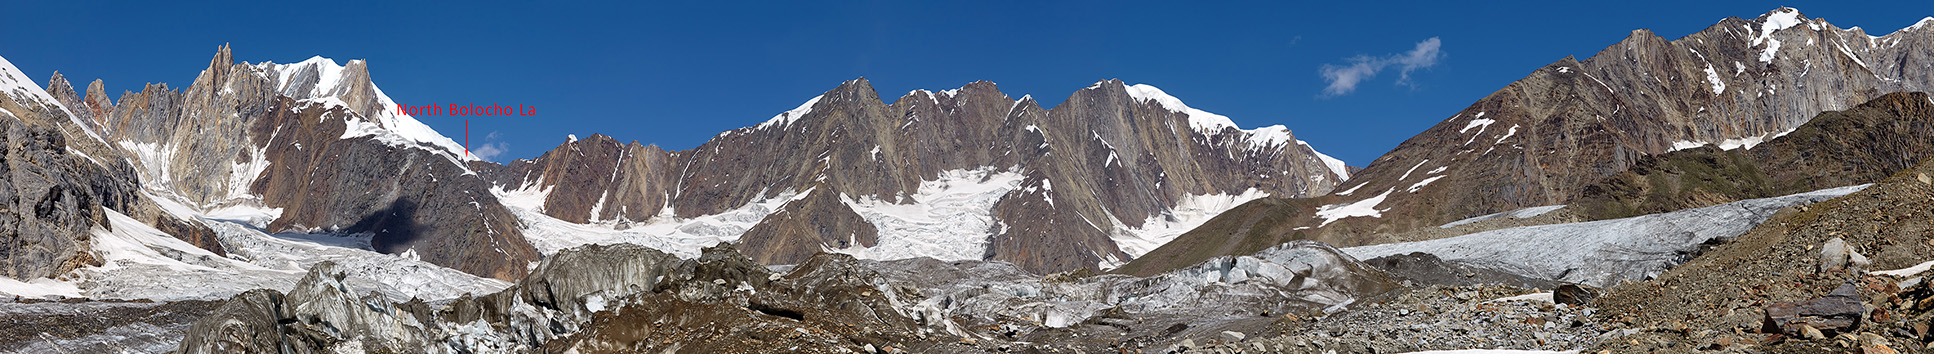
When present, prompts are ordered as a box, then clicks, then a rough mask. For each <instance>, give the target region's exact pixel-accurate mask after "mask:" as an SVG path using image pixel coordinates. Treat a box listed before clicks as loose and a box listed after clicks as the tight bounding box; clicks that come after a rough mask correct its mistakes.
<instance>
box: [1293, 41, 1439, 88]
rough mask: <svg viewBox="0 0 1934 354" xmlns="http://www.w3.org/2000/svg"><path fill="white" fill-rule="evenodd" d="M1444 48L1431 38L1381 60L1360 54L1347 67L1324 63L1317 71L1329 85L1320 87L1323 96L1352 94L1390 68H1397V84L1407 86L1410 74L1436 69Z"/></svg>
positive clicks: (1351, 59) (1352, 58)
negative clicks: (1419, 70) (1424, 69)
mask: <svg viewBox="0 0 1934 354" xmlns="http://www.w3.org/2000/svg"><path fill="white" fill-rule="evenodd" d="M1443 45H1444V43H1443V41H1441V40H1438V39H1437V37H1430V39H1425V40H1424V41H1422V42H1417V47H1416V48H1412V49H1410V51H1407V52H1403V53H1398V54H1391V55H1388V56H1384V57H1371V56H1367V55H1359V56H1356V57H1351V58H1350V59H1349V60H1348V61H1349V62H1350V64H1348V65H1335V64H1323V67H1322V69H1320V70H1319V72H1320V73H1321V74H1322V75H1323V80H1324V81H1329V83H1330V86H1329V87H1326V88H1323V95H1324V96H1339V95H1347V94H1349V93H1350V92H1354V91H1356V85H1357V84H1358V83H1362V82H1363V81H1364V80H1369V79H1371V78H1375V77H1376V76H1377V72H1379V71H1383V69H1384V68H1385V67H1389V66H1392V65H1396V66H1397V67H1398V77H1397V84H1398V85H1409V84H1410V72H1411V71H1415V70H1417V69H1423V68H1429V67H1431V66H1436V65H1437V60H1438V59H1440V58H1443V57H1444V52H1443V50H1442V48H1443Z"/></svg>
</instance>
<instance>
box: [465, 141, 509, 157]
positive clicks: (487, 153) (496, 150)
mask: <svg viewBox="0 0 1934 354" xmlns="http://www.w3.org/2000/svg"><path fill="white" fill-rule="evenodd" d="M508 152H510V144H507V143H504V142H501V141H500V142H494V143H484V144H483V145H482V146H478V147H477V148H476V149H470V154H471V155H477V158H479V159H483V160H484V161H493V160H496V159H497V157H498V156H503V155H504V153H508Z"/></svg>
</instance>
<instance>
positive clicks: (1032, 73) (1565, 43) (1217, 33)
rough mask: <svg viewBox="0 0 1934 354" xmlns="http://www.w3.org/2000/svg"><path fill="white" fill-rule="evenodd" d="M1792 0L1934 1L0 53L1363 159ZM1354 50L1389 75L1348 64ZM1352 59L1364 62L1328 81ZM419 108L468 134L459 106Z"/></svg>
mask: <svg viewBox="0 0 1934 354" xmlns="http://www.w3.org/2000/svg"><path fill="white" fill-rule="evenodd" d="M1782 5H1784V6H1792V7H1795V8H1798V9H1800V10H1801V11H1802V12H1804V13H1805V15H1806V16H1807V17H1810V18H1826V19H1827V20H1828V21H1829V22H1832V23H1834V24H1835V25H1838V26H1841V27H1852V26H1860V27H1863V28H1866V29H1867V30H1868V32H1869V33H1871V34H1876V35H1878V34H1885V33H1891V32H1893V31H1894V30H1897V29H1900V28H1902V27H1906V26H1908V25H1911V24H1913V23H1914V22H1916V21H1918V20H1920V19H1921V18H1923V17H1927V16H1934V2H1929V1H1902V2H1892V3H1889V2H1846V1H1786V2H1766V1H1672V2H1627V1H1603V2H1583V1H1565V2H1549V1H1538V2H1510V1H1496V2H1482V3H1481V4H1477V5H1461V4H1452V3H1451V2H1440V1H1432V2H1370V1H1342V2H1324V3H1321V4H1303V3H1294V2H1268V3H1223V2H1216V3H1210V4H1193V3H1192V2H1176V1H1166V2H1139V1H1094V2H1049V3H1035V2H1009V1H973V2H961V1H946V2H919V1H914V2H908V1H877V2H832V3H816V2H815V3H759V2H697V3H638V4H634V3H629V2H625V3H608V4H571V5H553V4H542V5H538V4H536V3H534V2H481V3H428V2H383V3H354V2H341V3H317V2H306V3H287V4H270V3H261V2H237V3H206V4H195V5H178V4H160V3H130V4H122V3H106V2H96V1H34V2H17V1H8V4H6V5H5V6H0V7H4V8H6V9H7V10H6V11H5V12H6V13H5V14H4V15H0V16H4V17H5V18H6V21H5V22H6V25H5V26H6V27H8V28H9V30H8V34H6V35H0V56H4V57H6V58H7V59H8V60H10V61H12V62H13V63H14V64H15V65H16V66H18V67H20V69H21V70H23V71H25V72H26V73H27V74H29V75H32V76H35V81H37V82H41V83H42V84H44V83H45V82H46V78H47V77H48V76H49V75H50V74H51V73H52V72H53V71H55V70H59V71H61V72H62V73H63V74H64V75H66V76H67V77H68V79H69V80H71V81H77V82H81V83H83V84H84V83H85V82H87V81H91V80H93V79H96V78H99V79H104V80H106V84H107V88H108V91H109V92H110V93H111V94H112V95H113V96H115V97H119V95H120V93H121V92H122V91H124V90H136V89H139V88H140V87H141V85H142V84H143V83H148V82H165V83H168V84H169V85H171V86H173V87H186V86H188V84H190V83H191V81H192V80H193V79H194V77H195V74H196V73H197V72H198V71H199V70H200V69H201V68H203V67H205V66H206V65H207V63H208V59H209V58H210V57H211V56H212V55H213V54H214V53H215V49H216V47H218V46H220V45H222V44H224V43H229V44H232V45H233V48H234V54H235V59H236V60H238V61H247V62H251V63H253V62H261V61H274V62H294V61H300V60H303V59H307V58H309V57H311V56H316V55H321V56H325V57H330V58H334V59H336V60H337V61H338V62H346V61H347V60H349V59H366V60H369V62H370V66H371V72H372V76H373V77H374V79H375V80H376V83H377V85H379V86H381V87H382V88H383V90H384V91H385V93H387V94H389V95H390V97H392V98H394V99H396V100H397V101H399V102H402V103H405V104H415V105H421V104H429V103H479V104H489V103H497V104H507V105H509V104H521V105H526V106H536V107H537V108H538V115H537V116H535V117H488V118H474V119H472V120H471V122H470V125H471V126H470V127H471V137H470V139H471V142H472V148H473V150H480V151H481V150H482V149H480V146H482V145H485V144H492V146H493V147H498V148H501V149H502V150H504V152H503V153H501V154H500V155H497V156H494V157H493V158H492V159H493V160H495V161H500V162H502V161H509V160H511V159H516V158H531V157H536V156H537V155H539V154H542V153H543V152H544V151H547V150H550V149H551V148H553V147H556V146H557V145H558V144H560V143H562V142H563V141H564V136H565V135H566V134H577V135H589V134H591V133H603V134H606V135H611V136H614V137H617V138H618V139H620V140H625V141H629V140H637V141H639V142H641V143H645V144H657V145H659V146H663V147H666V148H668V149H675V150H676V149H688V148H691V147H694V146H697V145H698V144H700V143H702V142H704V141H705V140H706V139H709V138H710V137H712V136H713V135H715V134H717V133H718V132H720V131H724V130H729V129H734V128H739V127H744V126H750V125H753V124H757V123H759V122H762V121H764V120H766V119H768V118H770V117H772V116H773V115H774V114H777V113H779V112H782V111H785V110H788V109H792V108H793V107H796V106H798V105H799V104H800V103H801V102H804V101H805V100H807V99H809V98H811V97H813V96H815V95H818V94H819V93H821V92H823V91H825V90H828V89H831V88H833V87H834V86H837V85H838V84H839V83H840V82H842V81H846V80H850V79H853V78H855V77H862V76H863V77H866V78H867V79H869V80H871V81H872V82H873V84H874V87H875V88H876V89H878V90H879V91H880V92H881V96H883V97H884V98H885V99H888V100H891V99H894V98H898V97H899V96H900V95H901V94H903V93H905V92H906V91H908V90H912V89H949V88H956V87H959V86H961V85H963V84H965V83H968V82H971V81H976V80H987V81H992V82H995V83H997V84H999V85H1000V87H1001V90H1002V91H1003V92H1006V93H1007V94H1008V95H1010V96H1013V97H1020V96H1021V95H1023V94H1032V95H1034V96H1035V97H1036V98H1039V99H1041V100H1042V101H1043V103H1044V104H1047V105H1053V104H1057V103H1059V102H1060V101H1061V100H1062V99H1063V98H1066V97H1067V95H1068V94H1070V93H1072V92H1074V91H1075V90H1077V89H1080V88H1083V87H1086V86H1088V85H1089V84H1091V83H1093V82H1095V81H1097V80H1103V79H1110V78H1119V79H1122V80H1125V81H1127V82H1129V83H1146V84H1151V85H1155V86H1157V87H1161V88H1162V89H1163V90H1165V91H1167V92H1168V93H1169V94H1171V95H1174V96H1177V97H1179V98H1181V99H1182V100H1183V101H1185V102H1187V103H1188V104H1189V105H1190V106H1192V107H1195V108H1198V109H1203V110H1207V111H1210V112H1215V113H1219V114H1222V115H1226V116H1229V117H1230V118H1231V119H1233V120H1235V122H1236V123H1237V124H1239V125H1241V126H1243V127H1244V128H1251V127H1256V126H1265V125H1274V124H1281V125H1284V126H1287V127H1289V128H1290V129H1291V130H1293V131H1294V132H1295V134H1296V135H1297V137H1298V138H1300V139H1303V140H1305V141H1309V142H1310V143H1311V144H1313V145H1314V146H1315V147H1316V148H1317V149H1318V150H1321V151H1323V152H1325V153H1328V154H1330V155H1333V156H1336V157H1338V158H1341V159H1343V160H1345V161H1347V162H1349V163H1350V164H1351V165H1357V166H1362V165H1365V164H1368V163H1369V162H1370V161H1371V160H1373V159H1375V158H1376V157H1377V156H1379V155H1382V154H1383V153H1384V152H1386V151H1389V150H1390V149H1391V148H1392V147H1395V146H1396V144H1397V143H1399V142H1401V141H1403V140H1404V139H1406V138H1409V137H1410V136H1411V135H1414V134H1416V133H1417V132H1420V131H1423V130H1424V129H1425V128H1428V127H1429V126H1431V125H1432V124H1435V123H1436V122H1437V121H1439V120H1442V119H1443V118H1445V117H1447V116H1449V115H1451V114H1454V113H1455V112H1456V111H1458V110H1460V109H1462V108H1463V107H1465V106H1467V105H1469V104H1470V103H1471V102H1474V101H1476V100H1477V99H1479V98H1482V97H1483V96H1485V95H1488V94H1490V93H1491V92H1493V91H1495V90H1497V89H1498V88H1501V87H1503V86H1504V85H1505V84H1508V83H1510V82H1511V81H1515V80H1517V79H1519V78H1522V77H1524V76H1525V75H1526V74H1529V73H1530V72H1531V71H1532V70H1534V69H1536V68H1539V67H1542V66H1544V65H1545V64H1549V63H1551V62H1553V61H1556V60H1558V59H1560V58H1563V57H1565V56H1567V55H1572V56H1578V57H1579V58H1580V59H1582V58H1585V57H1588V56H1590V55H1591V54H1592V53H1595V52H1597V51H1598V50H1600V49H1603V48H1604V47H1606V46H1609V45H1611V44H1613V43H1616V42H1617V41H1619V40H1620V39H1622V38H1624V37H1625V36H1626V35H1627V34H1628V33H1630V31H1632V30H1634V29H1640V28H1646V29H1651V30H1652V31H1654V32H1656V33H1658V34H1659V35H1661V36H1664V37H1666V38H1668V39H1676V38H1678V37H1680V36H1684V35H1686V34H1690V33H1692V32H1696V31H1699V30H1701V29H1704V28H1705V27H1708V26H1710V25H1712V24H1714V23H1716V22H1717V21H1719V20H1720V19H1722V18H1725V17H1743V18H1753V17H1757V16H1759V15H1760V14H1762V13H1765V12H1767V11H1769V10H1772V9H1775V8H1777V7H1779V6H1782ZM1433 46H1434V48H1435V50H1434V51H1432V50H1430V49H1431V47H1433ZM1353 58H1362V59H1353ZM1358 63H1363V64H1365V65H1363V66H1355V67H1354V68H1355V69H1357V70H1348V69H1350V68H1352V67H1353V65H1355V64H1358ZM1326 67H1328V68H1332V69H1331V70H1326V69H1325V68H1326ZM1368 69H1379V70H1375V71H1374V72H1375V75H1374V76H1367V77H1366V76H1363V75H1350V73H1352V72H1354V73H1358V74H1361V73H1364V72H1371V70H1368ZM1326 73H1329V75H1326ZM1350 77H1357V78H1360V81H1357V82H1356V84H1355V85H1354V86H1351V87H1343V86H1344V85H1335V84H1334V83H1335V82H1336V80H1345V81H1347V78H1350ZM1343 88H1350V90H1343ZM83 89H84V88H83ZM422 120H424V121H425V123H428V124H430V125H431V126H433V127H435V128H437V129H438V130H440V131H442V132H443V133H444V134H445V135H448V136H451V137H452V138H455V139H458V140H462V139H463V137H462V134H463V122H462V121H461V120H457V119H453V118H451V117H423V118H422Z"/></svg>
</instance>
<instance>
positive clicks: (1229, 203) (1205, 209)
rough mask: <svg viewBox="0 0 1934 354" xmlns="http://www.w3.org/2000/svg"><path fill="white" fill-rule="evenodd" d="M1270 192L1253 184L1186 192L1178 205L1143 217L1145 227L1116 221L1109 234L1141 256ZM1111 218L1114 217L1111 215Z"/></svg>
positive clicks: (1134, 253) (1118, 243)
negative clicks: (1232, 191)
mask: <svg viewBox="0 0 1934 354" xmlns="http://www.w3.org/2000/svg"><path fill="white" fill-rule="evenodd" d="M1268 196H1269V193H1266V192H1263V191H1260V190H1257V189H1255V188H1250V189H1249V190H1245V191H1243V192H1242V194H1225V193H1216V194H1206V195H1194V194H1190V195H1184V196H1182V199H1181V200H1178V201H1176V203H1175V206H1174V207H1171V208H1169V209H1168V210H1165V211H1163V212H1162V213H1161V214H1158V215H1151V216H1149V217H1148V219H1146V220H1142V227H1140V228H1130V227H1127V226H1126V225H1124V224H1121V222H1120V221H1115V224H1116V225H1115V230H1116V232H1115V233H1114V235H1110V238H1113V239H1114V240H1115V244H1116V245H1118V246H1120V247H1121V251H1122V252H1123V253H1127V254H1128V255H1129V256H1130V257H1135V258H1141V256H1142V255H1144V254H1148V252H1149V251H1153V250H1155V248H1157V247H1162V245H1166V244H1168V243H1169V241H1174V240H1175V238H1176V237H1177V236H1182V234H1183V233H1185V232H1188V231H1189V230H1194V229H1195V228H1196V227H1199V226H1202V224H1203V223H1207V222H1208V221H1209V219H1211V218H1214V217H1215V216H1216V215H1221V214H1222V213H1223V212H1226V211H1229V209H1234V208H1235V207H1236V206H1239V205H1242V203H1247V202H1249V201H1251V200H1256V199H1262V198H1263V197H1268ZM1109 219H1110V220H1113V216H1112V215H1111V216H1110V218H1109Z"/></svg>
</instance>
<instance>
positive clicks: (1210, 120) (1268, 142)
mask: <svg viewBox="0 0 1934 354" xmlns="http://www.w3.org/2000/svg"><path fill="white" fill-rule="evenodd" d="M1096 85H1099V84H1096ZM1089 87H1090V88H1095V87H1099V86H1089ZM1122 88H1123V89H1124V90H1126V91H1128V96H1129V97H1133V98H1134V99H1135V100H1137V101H1155V102H1156V103H1159V104H1161V105H1162V108H1167V109H1168V110H1169V111H1171V112H1177V113H1182V114H1185V115H1188V116H1189V128H1190V129H1194V130H1195V131H1197V132H1201V133H1202V134H1203V135H1216V134H1221V133H1222V132H1223V130H1224V129H1225V128H1227V129H1234V130H1236V131H1239V132H1242V133H1244V134H1247V135H1248V141H1249V145H1250V146H1251V147H1254V148H1270V147H1276V146H1281V145H1283V144H1285V143H1288V142H1289V141H1290V140H1293V139H1290V133H1289V128H1285V127H1283V126H1281V125H1272V126H1267V127H1261V128H1256V129H1250V130H1243V129H1242V128H1241V127H1238V126H1236V122H1235V121H1232V120H1229V117H1225V116H1223V115H1220V114H1215V113H1209V112H1208V111H1203V110H1200V109H1195V108H1190V107H1189V105H1187V104H1183V103H1182V100H1181V99H1178V98H1175V96H1169V94H1168V93H1167V92H1162V89H1159V88H1155V86H1152V85H1148V84H1134V85H1129V84H1128V83H1122Z"/></svg>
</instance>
